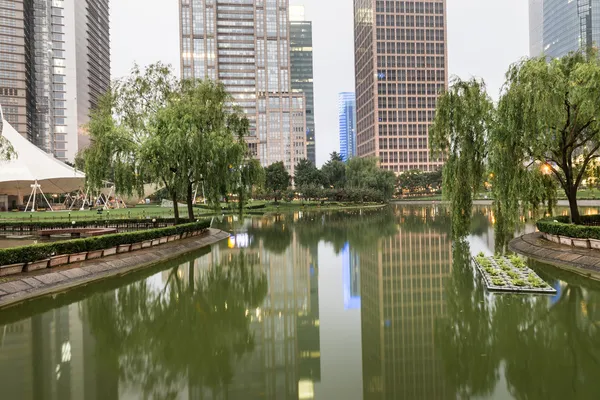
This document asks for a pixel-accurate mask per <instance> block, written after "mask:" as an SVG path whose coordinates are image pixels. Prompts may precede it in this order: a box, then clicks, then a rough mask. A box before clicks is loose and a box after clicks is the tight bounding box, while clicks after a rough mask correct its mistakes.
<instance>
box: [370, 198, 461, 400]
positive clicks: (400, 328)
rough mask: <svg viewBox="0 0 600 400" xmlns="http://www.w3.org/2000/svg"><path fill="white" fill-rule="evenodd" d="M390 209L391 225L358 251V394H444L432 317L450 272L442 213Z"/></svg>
mask: <svg viewBox="0 0 600 400" xmlns="http://www.w3.org/2000/svg"><path fill="white" fill-rule="evenodd" d="M436 214H438V211H437V210H435V209H431V208H422V209H421V208H406V209H397V212H396V219H397V221H398V231H397V233H396V234H394V235H390V236H385V237H381V238H380V239H379V241H378V242H377V248H376V249H373V251H371V252H362V253H361V254H360V258H359V259H360V287H361V307H362V309H361V310H362V311H361V320H362V351H363V382H364V398H365V399H367V400H371V399H441V398H446V397H447V394H446V388H445V385H444V371H443V364H442V359H441V355H440V354H439V352H438V350H437V349H436V337H435V326H434V325H435V323H436V320H437V319H438V318H439V317H441V316H443V315H444V313H445V312H446V309H445V298H444V281H445V279H446V278H447V277H449V275H450V273H451V260H452V248H451V240H450V237H449V235H448V234H447V233H446V232H447V230H446V229H445V228H444V227H445V226H446V223H447V222H448V221H447V218H446V217H445V216H443V215H436Z"/></svg>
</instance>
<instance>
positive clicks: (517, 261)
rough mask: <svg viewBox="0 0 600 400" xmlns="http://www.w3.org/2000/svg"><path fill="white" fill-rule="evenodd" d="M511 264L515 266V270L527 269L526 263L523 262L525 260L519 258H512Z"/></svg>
mask: <svg viewBox="0 0 600 400" xmlns="http://www.w3.org/2000/svg"><path fill="white" fill-rule="evenodd" d="M510 262H511V263H512V265H514V266H515V268H519V269H523V268H525V267H526V265H525V261H523V259H522V258H521V257H519V256H510Z"/></svg>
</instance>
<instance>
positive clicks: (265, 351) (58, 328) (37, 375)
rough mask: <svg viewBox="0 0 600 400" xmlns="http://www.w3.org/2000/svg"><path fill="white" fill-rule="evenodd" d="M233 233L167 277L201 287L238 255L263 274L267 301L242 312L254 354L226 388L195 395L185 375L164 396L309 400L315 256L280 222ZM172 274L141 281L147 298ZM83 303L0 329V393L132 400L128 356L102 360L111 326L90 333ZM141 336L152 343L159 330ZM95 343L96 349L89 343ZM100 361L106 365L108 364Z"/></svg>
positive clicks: (314, 348)
mask: <svg viewBox="0 0 600 400" xmlns="http://www.w3.org/2000/svg"><path fill="white" fill-rule="evenodd" d="M290 218H292V217H290ZM236 227H237V228H236V230H237V232H236V234H234V236H233V237H232V239H230V240H229V241H225V242H221V243H220V244H218V245H215V246H213V247H212V249H211V251H210V252H209V253H207V254H205V255H203V256H200V257H198V258H195V259H193V260H191V261H187V262H184V263H182V264H181V265H179V267H176V268H177V270H176V274H177V278H178V279H179V280H180V281H181V282H183V284H184V286H185V285H189V284H190V277H192V278H191V279H195V280H197V279H200V280H202V278H203V276H205V275H206V274H207V273H208V272H209V271H211V270H212V269H214V268H215V267H216V266H225V268H227V266H228V265H229V264H230V263H235V262H236V259H237V260H239V259H240V257H241V258H243V259H244V261H245V263H246V265H248V266H253V267H254V270H255V271H256V272H259V273H263V274H264V276H266V279H267V282H268V293H267V296H266V298H265V299H264V301H263V303H262V305H260V307H258V308H256V309H248V310H247V311H246V313H247V320H248V321H249V330H250V332H251V333H252V334H253V336H254V346H253V348H252V351H249V352H245V353H244V354H243V355H242V356H240V357H239V358H236V359H235V362H234V363H233V364H234V365H232V371H231V374H232V378H231V383H229V384H228V385H226V387H225V388H221V389H220V390H219V391H215V390H214V388H207V387H203V386H202V385H201V384H198V382H199V381H198V380H196V379H194V377H193V376H191V375H190V376H189V378H188V379H183V380H182V381H181V382H175V386H176V387H177V393H173V395H174V396H175V397H173V398H177V399H244V400H246V399H311V398H314V384H315V383H316V382H319V381H320V379H321V368H320V341H319V302H318V275H319V266H318V261H317V254H316V252H317V250H316V248H311V247H310V246H303V245H302V244H301V243H300V242H299V240H298V235H297V234H296V232H295V231H294V229H293V226H292V225H289V226H288V221H286V219H285V217H281V218H277V219H276V220H275V219H269V218H264V219H252V220H247V221H246V223H244V224H242V226H241V227H239V224H237V225H236ZM253 228H254V231H255V232H256V231H257V230H260V231H262V232H265V231H267V235H266V236H263V237H261V236H260V235H253V234H252V233H249V231H252V230H253ZM269 230H271V231H269ZM269 234H270V235H275V236H280V237H283V238H284V239H285V243H282V244H281V246H279V247H278V246H277V244H275V245H273V243H272V241H270V240H269V239H270V236H269ZM190 268H192V269H193V271H191V272H192V273H191V274H190ZM172 273H173V270H172V269H167V270H164V271H162V272H159V273H157V274H155V275H153V276H151V277H149V278H147V279H145V283H147V285H148V287H149V288H150V289H149V290H150V291H151V292H153V293H157V292H168V291H167V290H166V288H167V287H168V286H169V285H172V282H173V279H171V278H172V276H171V274H172ZM139 283H140V282H135V283H133V284H132V285H129V286H133V285H138V284H139ZM127 287H128V286H124V287H123V288H121V289H118V291H121V290H125V288H127ZM163 288H164V289H165V290H163ZM118 291H117V292H112V293H113V294H111V293H104V294H100V295H99V296H105V297H106V296H107V295H108V299H109V302H112V303H114V302H115V298H116V297H118V294H117V293H118ZM165 296H166V297H168V294H167V295H165ZM89 301H90V300H89V299H86V300H83V301H82V302H80V303H73V304H70V305H68V306H63V307H60V308H57V309H54V310H52V311H48V312H45V313H43V314H39V315H35V316H33V317H31V318H28V319H25V320H22V321H20V322H16V323H11V324H8V325H4V326H0V375H1V376H2V393H4V394H8V395H9V398H18V399H24V400H27V399H57V400H65V399H67V400H68V399H86V400H87V399H92V400H94V399H116V398H125V399H137V398H140V396H141V393H143V388H142V387H141V386H139V385H141V384H145V383H144V378H143V377H142V379H141V380H138V379H134V381H135V382H132V381H128V379H127V377H128V376H130V375H131V374H130V371H127V370H126V368H128V367H130V365H129V364H128V363H127V362H126V361H125V358H127V357H129V355H126V354H125V352H126V350H124V349H122V348H119V344H117V343H113V344H114V355H115V357H107V356H106V353H107V349H106V348H104V346H106V345H107V343H110V342H111V340H113V339H110V340H104V339H106V337H107V332H109V331H111V330H116V329H117V327H113V326H107V325H110V324H111V323H110V322H109V321H108V319H107V322H106V323H105V324H104V326H103V328H102V332H100V331H96V332H92V331H91V330H92V329H91V328H90V325H89V321H88V318H87V316H86V313H87V309H86V307H85V303H86V302H89ZM144 307H147V305H146V306H144ZM117 310H118V308H117ZM155 325H156V324H155ZM113 328H114V329H113ZM150 329H151V330H152V329H155V330H156V334H157V335H158V334H159V333H158V332H159V331H160V329H162V328H160V326H155V327H152V326H150ZM111 333H112V332H111ZM99 335H100V336H99ZM115 337H117V335H115ZM100 341H101V342H102V345H99V344H98V343H99V342H100ZM97 355H99V357H97ZM109 358H110V359H111V360H112V361H113V362H109V361H107V360H108V359H109ZM215 368H216V366H215ZM142 369H143V368H142ZM142 374H144V372H143V371H142ZM164 374H168V373H167V372H166V371H165V372H164ZM146 379H148V380H151V379H152V377H150V376H148V377H147V378H146ZM140 381H141V382H142V383H140ZM161 382H162V381H161ZM172 383H173V382H171V384H172ZM161 385H163V386H164V383H160V382H159V383H157V384H156V385H155V387H154V388H153V390H154V391H156V392H161V390H164V391H165V392H168V391H169V390H172V389H173V388H172V387H162V386H161ZM0 398H4V395H2V396H0Z"/></svg>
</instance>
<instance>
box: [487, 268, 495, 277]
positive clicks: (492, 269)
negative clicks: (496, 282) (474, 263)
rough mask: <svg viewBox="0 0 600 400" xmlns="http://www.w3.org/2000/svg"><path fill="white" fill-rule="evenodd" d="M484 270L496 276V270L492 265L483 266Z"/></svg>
mask: <svg viewBox="0 0 600 400" xmlns="http://www.w3.org/2000/svg"><path fill="white" fill-rule="evenodd" d="M485 272H487V273H488V274H490V275H492V276H498V270H496V269H494V268H492V267H485Z"/></svg>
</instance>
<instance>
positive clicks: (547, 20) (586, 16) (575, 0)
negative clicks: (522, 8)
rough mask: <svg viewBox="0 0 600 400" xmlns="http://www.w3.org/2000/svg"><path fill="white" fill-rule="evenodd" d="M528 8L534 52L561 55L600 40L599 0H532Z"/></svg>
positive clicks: (594, 43)
mask: <svg viewBox="0 0 600 400" xmlns="http://www.w3.org/2000/svg"><path fill="white" fill-rule="evenodd" d="M529 10H530V14H529V31H530V34H529V36H530V55H531V56H539V55H541V54H544V55H546V56H547V57H550V58H557V57H562V56H565V55H567V54H569V53H570V52H573V51H578V50H581V49H587V48H589V47H596V46H598V43H599V42H600V0H571V1H566V0H530V1H529ZM540 38H541V43H540Z"/></svg>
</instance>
